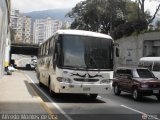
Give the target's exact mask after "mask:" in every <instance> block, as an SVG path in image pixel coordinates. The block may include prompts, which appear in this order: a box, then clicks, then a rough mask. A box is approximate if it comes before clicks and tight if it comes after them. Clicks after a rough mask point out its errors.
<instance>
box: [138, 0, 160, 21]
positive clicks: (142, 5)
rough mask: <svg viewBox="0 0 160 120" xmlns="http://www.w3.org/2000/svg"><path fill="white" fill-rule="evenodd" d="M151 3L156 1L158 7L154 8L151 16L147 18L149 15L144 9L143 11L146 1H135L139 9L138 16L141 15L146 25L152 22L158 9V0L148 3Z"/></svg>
mask: <svg viewBox="0 0 160 120" xmlns="http://www.w3.org/2000/svg"><path fill="white" fill-rule="evenodd" d="M152 1H157V3H158V5H157V8H156V10H155V12H154V14H153V16H149V13H148V12H147V11H145V9H144V6H145V2H146V0H137V3H138V5H139V7H140V11H139V14H140V12H141V13H142V16H141V18H144V19H146V20H147V22H148V24H150V23H151V22H152V21H153V20H154V18H155V17H156V15H157V13H158V11H159V9H160V0H150V2H152Z"/></svg>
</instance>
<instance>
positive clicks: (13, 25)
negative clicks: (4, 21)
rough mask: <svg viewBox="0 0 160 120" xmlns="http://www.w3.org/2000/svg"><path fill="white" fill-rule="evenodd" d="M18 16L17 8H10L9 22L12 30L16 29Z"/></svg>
mask: <svg viewBox="0 0 160 120" xmlns="http://www.w3.org/2000/svg"><path fill="white" fill-rule="evenodd" d="M19 16H20V13H19V10H13V9H12V10H11V15H10V22H11V28H12V29H13V30H15V31H16V30H17V22H18V18H19Z"/></svg>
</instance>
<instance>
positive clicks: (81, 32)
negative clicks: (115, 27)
mask: <svg viewBox="0 0 160 120" xmlns="http://www.w3.org/2000/svg"><path fill="white" fill-rule="evenodd" d="M57 33H58V34H66V35H81V36H91V37H100V38H107V39H112V37H111V36H109V35H106V34H102V33H97V32H91V31H84V30H58V31H57Z"/></svg>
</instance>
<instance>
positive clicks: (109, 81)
mask: <svg viewBox="0 0 160 120" xmlns="http://www.w3.org/2000/svg"><path fill="white" fill-rule="evenodd" d="M111 82H112V80H111V79H103V80H101V82H100V84H110V83H111Z"/></svg>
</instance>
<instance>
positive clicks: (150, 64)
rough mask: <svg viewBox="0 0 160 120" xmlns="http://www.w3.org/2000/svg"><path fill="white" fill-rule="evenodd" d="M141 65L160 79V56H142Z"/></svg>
mask: <svg viewBox="0 0 160 120" xmlns="http://www.w3.org/2000/svg"><path fill="white" fill-rule="evenodd" d="M139 66H142V67H146V68H148V69H150V70H151V71H152V73H153V74H154V75H155V76H156V77H157V78H158V79H159V80H160V57H142V58H140V60H139Z"/></svg>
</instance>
